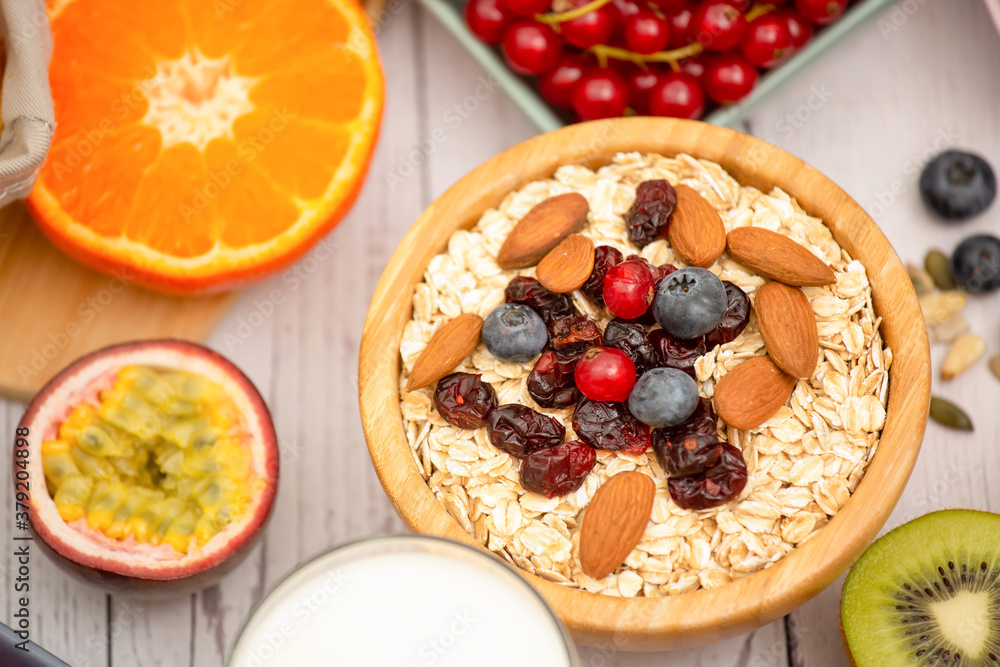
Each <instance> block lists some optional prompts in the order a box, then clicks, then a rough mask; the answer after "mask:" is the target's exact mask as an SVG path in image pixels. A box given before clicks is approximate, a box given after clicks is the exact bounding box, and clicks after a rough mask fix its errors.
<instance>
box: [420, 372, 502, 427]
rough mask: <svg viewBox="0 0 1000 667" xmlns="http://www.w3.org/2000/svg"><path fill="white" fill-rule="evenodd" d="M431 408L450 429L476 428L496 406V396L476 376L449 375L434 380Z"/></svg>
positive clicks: (491, 388)
mask: <svg viewBox="0 0 1000 667" xmlns="http://www.w3.org/2000/svg"><path fill="white" fill-rule="evenodd" d="M434 405H435V407H437V411H438V412H439V413H440V414H441V416H442V417H444V419H445V421H447V422H448V423H449V424H451V425H452V426H457V427H459V428H479V427H480V426H484V425H485V424H486V417H487V415H489V413H490V411H491V410H492V409H493V408H495V407H496V405H497V393H496V392H495V391H494V390H493V387H492V386H490V385H489V383H487V382H483V381H482V380H481V379H480V376H478V375H472V374H470V373H452V374H451V375H446V376H444V377H443V378H441V379H440V380H438V384H437V389H435V390H434Z"/></svg>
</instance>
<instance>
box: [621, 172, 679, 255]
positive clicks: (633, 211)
mask: <svg viewBox="0 0 1000 667" xmlns="http://www.w3.org/2000/svg"><path fill="white" fill-rule="evenodd" d="M676 206H677V193H676V192H674V188H673V186H672V185H670V183H668V182H667V181H665V180H663V179H658V180H653V181H643V182H642V183H640V184H639V185H638V186H636V188H635V201H634V202H632V206H631V207H630V208H629V210H628V211H627V212H626V213H625V224H626V226H627V227H628V238H629V240H630V241H632V243H634V244H636V245H637V246H639V247H640V248H644V247H645V246H647V245H649V244H650V243H652V242H653V241H655V240H656V239H657V238H659V237H661V236H663V235H665V234H666V233H667V230H668V229H669V228H670V216H671V215H672V214H673V212H674V207H676Z"/></svg>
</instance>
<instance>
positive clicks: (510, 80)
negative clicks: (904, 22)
mask: <svg viewBox="0 0 1000 667" xmlns="http://www.w3.org/2000/svg"><path fill="white" fill-rule="evenodd" d="M894 1H895V0H864V1H863V2H861V3H858V4H856V5H853V6H852V7H851V8H849V9H848V10H847V12H846V13H845V14H844V16H842V17H841V18H840V19H839V20H838V21H836V22H835V23H833V24H832V25H830V26H828V27H826V28H824V29H823V30H822V32H820V34H819V35H817V36H816V37H815V38H814V39H813V40H812V41H811V42H809V45H808V46H806V48H804V49H802V51H800V52H799V53H797V54H795V56H793V57H792V58H791V59H790V60H789V61H788V62H787V63H785V64H784V65H781V66H780V67H776V68H775V69H773V70H771V71H770V72H768V73H767V74H765V75H764V76H763V77H762V78H761V80H760V82H759V83H758V84H757V86H756V87H755V88H754V89H753V92H751V93H750V94H749V95H748V96H747V97H746V98H744V100H743V101H742V102H740V103H739V104H734V105H732V106H728V107H722V108H720V109H717V110H716V111H714V112H712V113H711V114H709V115H708V116H706V117H705V118H704V120H706V121H708V122H709V123H714V124H716V125H725V126H727V127H736V126H737V125H738V124H739V123H740V121H741V120H742V119H743V118H745V117H746V116H747V114H749V113H750V111H752V110H753V109H754V107H756V106H757V105H758V104H760V103H761V101H763V100H765V99H767V97H768V96H769V95H770V94H771V93H772V92H774V91H775V90H777V89H778V88H779V87H780V86H782V85H783V84H784V83H785V82H786V81H788V80H789V79H791V78H792V77H793V76H795V75H796V74H798V73H799V72H801V71H802V70H803V69H805V68H806V66H808V65H809V63H811V62H812V61H814V60H815V59H816V58H818V57H819V56H820V55H822V54H823V53H825V52H826V51H827V49H829V48H830V47H831V46H833V45H834V44H836V43H837V42H838V41H840V39H842V38H843V37H844V36H845V35H847V34H848V33H849V32H851V31H852V30H854V29H855V28H856V27H858V26H859V25H861V24H862V23H864V22H865V21H867V20H868V19H870V18H871V17H872V16H874V15H875V14H877V13H879V12H880V11H882V10H883V9H885V8H886V7H888V6H889V5H891V4H892V3H893V2H894ZM420 2H421V3H422V4H423V5H424V7H426V8H427V9H428V10H430V12H431V14H433V15H434V16H435V17H436V18H437V19H438V20H439V21H440V22H441V24H442V25H444V27H445V28H447V29H448V31H449V32H450V33H451V34H452V35H454V36H455V38H456V39H457V40H458V41H459V42H460V43H461V44H462V46H464V47H465V48H466V49H467V50H468V51H469V53H471V54H472V57H473V58H475V59H476V60H477V61H479V64H480V65H482V66H483V68H484V69H485V70H486V71H487V72H488V73H489V74H490V75H491V76H492V77H493V78H494V79H496V80H497V81H498V82H499V83H500V86H501V87H502V88H503V89H504V90H506V91H507V94H508V95H510V97H511V98H512V99H513V100H514V102H515V103H516V104H517V105H518V106H519V107H521V110H522V111H524V113H525V114H527V115H528V118H530V119H531V120H532V122H533V123H534V124H535V125H537V126H538V129H540V130H541V131H542V132H550V131H552V130H555V129H558V128H560V127H562V126H563V125H565V122H563V119H562V118H560V117H559V116H558V114H556V113H555V112H554V111H553V110H552V108H551V107H549V105H548V104H546V103H545V101H544V100H543V99H542V98H541V97H540V96H539V95H538V93H537V92H536V91H535V89H534V88H532V86H531V85H530V84H529V83H528V82H527V81H526V80H525V79H523V78H521V77H520V76H518V75H517V74H515V73H514V72H512V71H511V70H510V69H508V68H507V65H506V64H505V63H504V61H503V59H502V58H501V57H500V56H499V54H498V53H497V52H496V51H495V50H494V49H493V48H492V47H490V46H488V45H486V44H483V43H482V42H480V41H479V40H478V39H477V38H476V36H475V35H473V34H472V32H471V31H470V30H469V28H468V26H466V25H465V19H464V17H463V16H462V8H463V7H464V5H465V0H420Z"/></svg>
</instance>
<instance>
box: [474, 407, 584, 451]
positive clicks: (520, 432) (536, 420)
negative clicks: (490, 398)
mask: <svg viewBox="0 0 1000 667" xmlns="http://www.w3.org/2000/svg"><path fill="white" fill-rule="evenodd" d="M486 428H487V433H488V435H489V437H490V442H491V443H493V446H494V447H496V448H497V449H499V450H502V451H505V452H507V453H508V454H510V455H511V456H514V457H516V458H519V459H523V458H524V457H525V456H527V455H528V454H530V453H532V452H537V451H538V450H540V449H545V448H546V447H555V446H556V445H558V444H559V443H560V442H562V441H563V438H564V437H566V428H565V427H564V426H563V425H562V424H560V423H559V422H558V421H556V420H555V419H553V418H552V417H549V416H548V415H543V414H542V413H540V412H537V411H535V410H532V409H531V408H529V407H528V406H527V405H520V404H518V403H510V404H507V405H501V406H499V407H497V408H494V409H493V410H491V411H490V414H489V416H488V417H487V418H486Z"/></svg>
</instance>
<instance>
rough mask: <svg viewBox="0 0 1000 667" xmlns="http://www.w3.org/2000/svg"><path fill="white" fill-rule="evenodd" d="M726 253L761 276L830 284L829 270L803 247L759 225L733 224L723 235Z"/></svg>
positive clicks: (801, 283)
mask: <svg viewBox="0 0 1000 667" xmlns="http://www.w3.org/2000/svg"><path fill="white" fill-rule="evenodd" d="M726 243H727V244H728V246H729V254H730V255H732V256H733V259H735V260H736V261H738V262H739V263H740V264H743V265H745V266H747V267H749V268H751V269H753V270H754V271H756V272H757V273H759V274H760V275H762V276H764V277H765V278H770V279H771V280H777V281H778V282H782V283H785V284H786V285H795V286H798V287H802V286H805V285H812V286H818V285H830V284H832V283H835V282H837V277H836V276H835V275H833V269H831V268H830V267H829V266H827V265H826V264H825V263H824V262H823V260H821V259H820V258H819V257H817V256H816V255H814V254H813V253H812V252H811V251H810V250H809V249H808V248H806V247H805V246H803V245H801V244H799V243H796V242H795V241H793V240H792V239H790V238H788V237H787V236H785V235H784V234H779V233H778V232H772V231H771V230H769V229H762V228H760V227H737V228H736V229H734V230H733V231H731V232H729V235H728V236H727V237H726Z"/></svg>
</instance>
